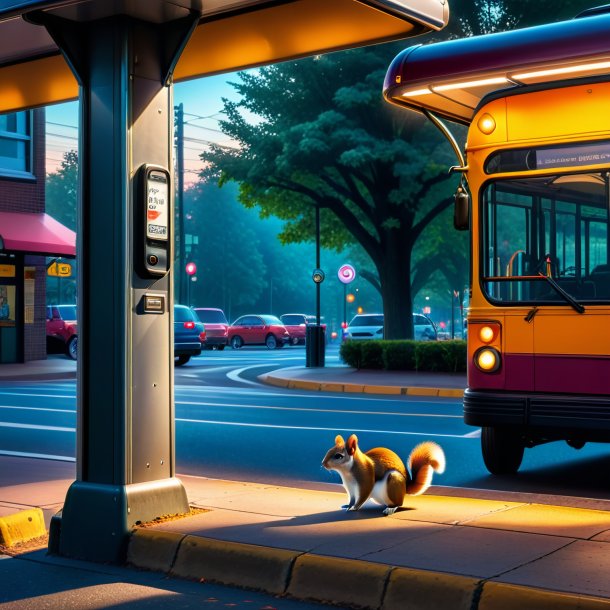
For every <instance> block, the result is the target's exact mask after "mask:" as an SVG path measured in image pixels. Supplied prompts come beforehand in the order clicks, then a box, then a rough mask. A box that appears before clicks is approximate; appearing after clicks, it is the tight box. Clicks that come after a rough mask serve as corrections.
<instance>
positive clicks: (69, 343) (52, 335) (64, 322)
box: [47, 305, 78, 360]
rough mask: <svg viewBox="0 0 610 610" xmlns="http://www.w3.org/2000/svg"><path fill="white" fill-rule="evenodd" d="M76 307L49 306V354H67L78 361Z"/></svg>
mask: <svg viewBox="0 0 610 610" xmlns="http://www.w3.org/2000/svg"><path fill="white" fill-rule="evenodd" d="M77 350H78V324H77V322H76V305H48V306H47V353H49V354H58V353H59V354H66V356H68V358H72V360H76V358H77V353H78V351H77Z"/></svg>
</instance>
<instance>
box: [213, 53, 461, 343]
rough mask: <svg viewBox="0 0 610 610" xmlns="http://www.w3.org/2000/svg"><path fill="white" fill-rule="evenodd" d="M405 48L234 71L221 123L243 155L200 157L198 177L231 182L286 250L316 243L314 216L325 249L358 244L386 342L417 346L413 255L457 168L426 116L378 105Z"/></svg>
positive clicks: (227, 152) (221, 152) (218, 152)
mask: <svg viewBox="0 0 610 610" xmlns="http://www.w3.org/2000/svg"><path fill="white" fill-rule="evenodd" d="M403 46H404V44H402V43H401V44H400V45H396V44H392V45H382V46H376V47H369V48H366V49H358V50H352V51H346V52H343V53H335V54H330V55H325V56H322V57H317V58H313V59H305V60H301V61H298V62H287V63H283V64H277V65H275V66H271V67H267V68H262V69H260V70H259V71H257V72H250V73H240V74H239V79H240V82H238V83H235V84H234V86H235V88H236V89H237V91H238V92H239V93H240V95H241V97H242V99H241V101H240V102H238V103H234V102H230V101H227V100H225V101H224V104H225V113H226V116H227V119H226V120H225V121H223V122H222V123H221V128H222V130H223V131H224V132H225V133H226V134H228V135H229V136H231V137H232V138H233V139H234V140H236V141H237V142H238V143H239V144H240V149H239V150H237V151H236V150H233V149H227V148H223V147H220V146H215V147H213V148H212V150H211V152H209V153H204V154H203V155H202V158H203V160H204V161H205V162H206V163H208V164H209V166H208V168H207V169H206V170H205V171H204V172H203V174H202V177H203V178H204V179H210V178H212V177H214V178H220V180H221V182H222V183H224V182H227V181H229V180H234V181H236V182H238V183H239V185H240V189H239V196H240V200H241V201H242V203H244V204H245V205H246V206H248V207H255V206H260V208H261V210H262V214H263V215H267V216H268V215H272V214H274V215H277V216H278V217H280V218H282V219H284V220H286V221H287V222H286V224H285V227H284V230H283V231H282V233H281V234H280V238H281V239H282V240H283V242H285V243H289V242H302V241H307V240H311V239H312V237H313V224H314V222H313V219H314V209H315V206H319V207H320V208H321V216H322V242H323V244H324V245H326V246H327V247H333V248H335V249H337V250H341V249H342V248H344V247H345V246H346V245H347V244H349V243H351V242H353V241H355V242H357V243H359V244H360V245H361V246H362V248H363V249H364V250H365V251H366V253H367V254H368V256H369V257H370V259H371V261H372V263H373V265H374V267H375V270H376V272H377V275H378V278H379V286H380V290H381V293H382V297H383V308H384V314H385V330H386V337H390V338H403V337H404V338H408V337H412V332H413V329H412V325H411V312H412V298H411V297H412V293H411V285H410V277H411V264H412V260H413V248H414V245H415V243H416V242H417V239H418V237H419V236H420V235H421V234H422V232H423V231H424V229H425V228H426V227H427V226H428V225H429V224H430V222H431V221H432V220H433V219H434V218H435V217H436V216H437V215H438V213H439V212H441V211H442V210H443V209H446V208H447V207H448V206H449V205H450V204H451V199H450V197H444V198H442V199H440V200H438V199H434V198H432V197H431V196H430V194H431V192H432V191H433V190H434V189H435V188H436V187H437V186H438V185H439V184H443V183H446V182H449V181H450V177H449V175H448V173H447V167H448V166H449V165H450V164H451V163H452V161H453V159H452V157H451V151H450V148H449V147H448V146H447V145H446V143H445V142H444V140H443V138H442V136H441V135H440V134H439V133H438V132H437V131H436V130H435V129H434V128H433V127H431V126H429V125H428V124H427V123H426V121H425V119H423V117H420V116H418V115H415V114H413V113H409V112H405V111H401V110H398V109H395V108H393V107H391V106H390V105H389V104H387V103H385V102H384V101H383V100H382V99H381V83H382V82H383V76H384V74H385V71H386V69H387V66H388V65H389V63H390V61H391V59H392V58H393V57H394V56H395V55H396V53H397V52H398V51H399V50H400V49H401V48H402V47H403ZM244 111H246V113H249V114H250V115H253V116H254V117H255V118H254V119H252V118H250V119H249V120H248V119H246V118H245V114H244ZM451 181H452V182H453V183H454V184H455V182H456V180H455V179H454V180H451Z"/></svg>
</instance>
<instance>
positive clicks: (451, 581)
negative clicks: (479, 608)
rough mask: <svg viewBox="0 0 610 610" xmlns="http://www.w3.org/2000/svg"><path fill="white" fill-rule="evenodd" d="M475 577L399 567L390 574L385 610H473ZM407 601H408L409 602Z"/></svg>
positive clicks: (384, 600) (383, 608)
mask: <svg viewBox="0 0 610 610" xmlns="http://www.w3.org/2000/svg"><path fill="white" fill-rule="evenodd" d="M477 584H478V580H477V579H475V578H469V577H467V576H457V575H454V574H442V573H438V572H428V571H425V570H414V569H408V568H396V569H395V570H393V571H392V574H391V575H390V581H389V583H388V588H387V590H386V594H385V596H384V599H383V606H382V610H404V608H406V607H409V608H417V609H418V610H438V609H439V608H451V610H470V608H471V607H472V597H473V593H474V591H475V589H476V586H477ZM407 600H408V603H407Z"/></svg>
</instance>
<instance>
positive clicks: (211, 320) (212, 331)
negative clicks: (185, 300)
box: [193, 307, 229, 350]
mask: <svg viewBox="0 0 610 610" xmlns="http://www.w3.org/2000/svg"><path fill="white" fill-rule="evenodd" d="M193 311H194V312H195V313H196V314H197V317H198V318H199V319H200V320H201V321H202V322H203V323H204V325H205V344H204V345H203V347H204V348H205V349H220V350H222V349H224V348H225V346H226V345H228V344H229V321H228V320H227V317H226V316H225V312H224V311H223V310H222V309H216V308H215V307H193Z"/></svg>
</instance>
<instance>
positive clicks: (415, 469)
mask: <svg viewBox="0 0 610 610" xmlns="http://www.w3.org/2000/svg"><path fill="white" fill-rule="evenodd" d="M407 469H408V470H409V472H410V473H411V480H410V481H409V482H408V483H407V494H408V495H410V496H418V495H420V494H423V493H424V492H425V491H426V489H428V487H430V485H431V483H432V475H433V474H434V472H438V473H439V474H442V473H443V472H445V453H444V452H443V450H442V449H441V448H440V446H439V445H437V444H436V443H433V442H432V441H426V442H425V443H420V444H419V445H417V447H415V448H414V449H413V451H411V455H409V460H408V461H407Z"/></svg>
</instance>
